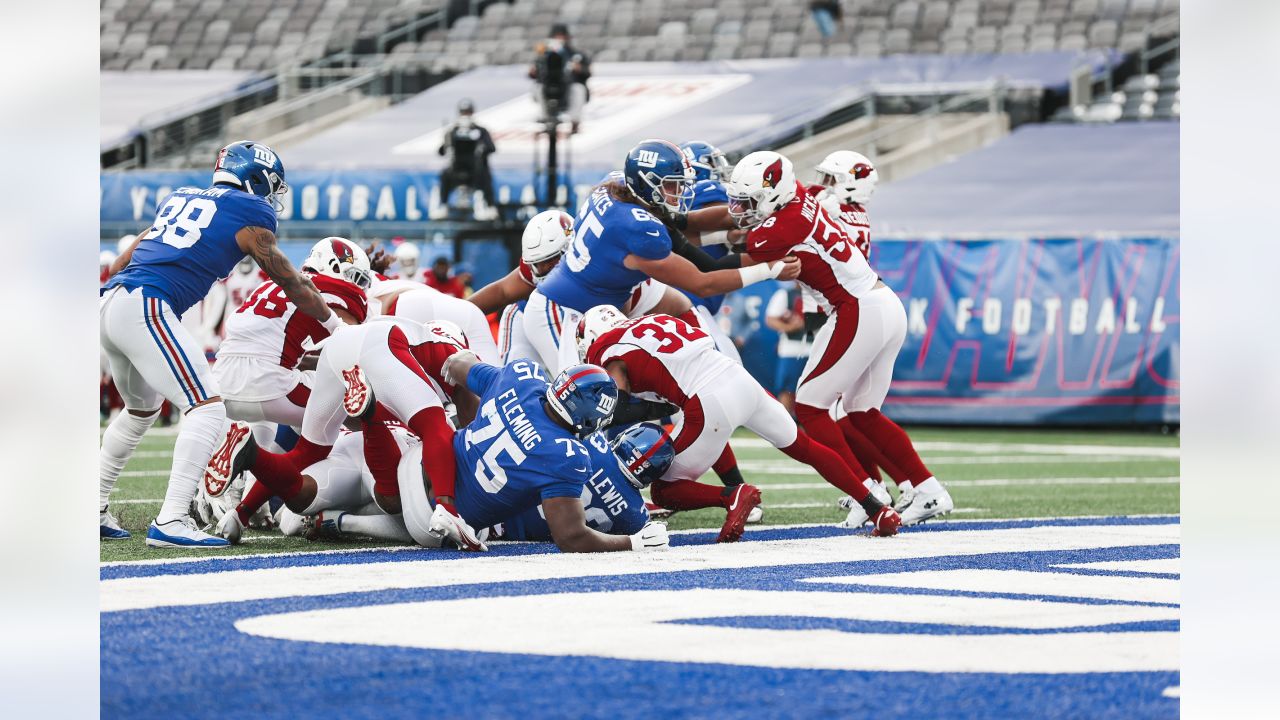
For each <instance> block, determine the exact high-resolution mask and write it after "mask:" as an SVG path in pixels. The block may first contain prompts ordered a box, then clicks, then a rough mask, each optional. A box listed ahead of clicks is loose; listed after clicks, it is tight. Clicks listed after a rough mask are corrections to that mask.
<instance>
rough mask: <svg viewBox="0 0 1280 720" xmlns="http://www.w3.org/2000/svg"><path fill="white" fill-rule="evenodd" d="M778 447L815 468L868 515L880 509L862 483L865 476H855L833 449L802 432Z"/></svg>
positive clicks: (789, 455) (823, 477) (824, 478)
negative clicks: (786, 443) (849, 496)
mask: <svg viewBox="0 0 1280 720" xmlns="http://www.w3.org/2000/svg"><path fill="white" fill-rule="evenodd" d="M778 449H779V450H781V451H782V452H784V453H786V454H787V457H790V458H792V459H794V460H798V461H800V462H802V463H804V464H806V465H809V466H811V467H812V468H813V469H814V470H817V471H818V474H819V475H821V476H822V479H823V480H826V481H827V482H829V483H831V484H832V485H834V486H836V487H837V488H839V489H841V490H843V491H844V492H846V493H847V494H849V495H851V496H852V497H853V499H854V500H857V501H858V504H860V505H862V507H863V509H865V510H866V511H867V514H868V515H873V514H874V513H875V511H878V510H879V509H880V502H879V501H877V500H876V499H875V498H873V497H871V494H870V491H868V490H867V486H866V485H865V484H864V483H863V480H865V479H866V478H862V479H859V478H858V477H856V476H855V475H854V474H853V471H851V470H850V469H849V467H848V466H846V465H845V464H844V463H843V462H841V461H840V456H839V455H837V454H836V452H835V451H834V450H832V449H831V448H828V447H826V446H824V445H822V444H820V443H816V442H814V441H813V439H812V438H810V437H809V436H808V435H806V434H804V432H799V433H796V440H795V442H793V443H791V444H790V445H788V446H786V447H784V448H778Z"/></svg>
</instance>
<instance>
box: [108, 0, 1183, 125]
mask: <svg viewBox="0 0 1280 720" xmlns="http://www.w3.org/2000/svg"><path fill="white" fill-rule="evenodd" d="M442 4H443V0H360V1H359V2H354V1H352V0H280V1H279V2H274V3H270V4H267V3H260V2H254V0H102V49H101V62H102V67H103V69H109V70H125V69H128V70H149V69H178V68H184V69H186V68H193V69H207V68H212V69H249V70H261V69H266V68H270V67H272V66H274V65H275V64H279V63H281V62H284V61H299V60H302V61H307V60H313V59H316V58H319V57H322V56H323V55H325V54H328V53H331V52H335V51H340V50H346V49H351V48H352V47H354V46H355V43H356V40H357V39H359V38H362V37H364V38H368V37H373V36H376V35H378V34H380V33H383V32H386V31H388V30H391V29H394V28H395V27H398V26H402V25H404V24H405V23H407V22H409V21H410V20H412V19H413V18H414V17H416V16H418V15H421V14H422V13H424V12H427V11H429V10H434V9H437V8H439V7H441V6H442ZM483 4H484V3H481V5H483ZM843 7H844V19H843V22H842V23H841V24H840V26H839V28H838V30H837V32H836V33H835V34H834V35H833V36H831V37H829V38H824V37H823V36H822V35H821V33H820V32H819V30H818V26H817V24H816V23H815V22H814V21H813V19H812V18H811V17H810V15H809V11H808V3H807V2H805V0H789V1H781V2H780V1H779V0H616V1H615V2H602V1H599V0H514V2H511V3H507V2H493V3H491V4H488V5H487V7H485V9H484V12H483V13H482V14H481V15H479V16H466V17H461V18H458V19H457V20H456V21H455V22H454V23H453V24H452V26H451V27H448V28H436V29H432V30H430V31H429V32H426V33H425V34H423V35H422V36H421V37H420V38H417V39H406V40H405V41H404V42H401V43H400V44H399V45H397V46H395V48H394V51H393V56H394V57H395V59H396V61H397V62H398V63H401V64H410V65H421V66H425V67H427V68H430V69H431V70H433V71H436V72H439V71H444V70H464V69H469V68H472V67H478V66H481V65H495V64H496V65H502V64H509V63H518V62H524V61H526V60H527V59H528V56H529V52H530V48H531V47H532V46H533V45H534V44H535V43H536V42H537V41H539V40H541V39H543V38H544V37H546V34H547V32H548V30H549V29H550V27H551V25H552V23H554V22H566V23H568V24H569V26H570V27H571V28H572V30H573V34H574V41H575V43H576V44H577V45H578V46H580V47H581V48H582V49H583V50H585V51H587V52H588V53H591V54H592V55H593V56H594V57H595V59H596V60H598V61H648V60H657V61H670V60H684V61H691V60H729V59H742V58H766V57H772V58H777V57H801V58H812V57H822V56H827V57H832V56H851V55H856V56H861V57H880V56H884V55H893V54H901V53H920V54H936V53H943V54H966V53H997V52H1003V53H1009V52H1026V51H1047V50H1082V49H1086V48H1118V49H1120V50H1122V51H1126V52H1128V51H1133V50H1136V49H1139V48H1141V47H1142V46H1143V45H1144V44H1145V43H1146V41H1147V37H1148V30H1149V28H1150V27H1151V25H1152V23H1153V22H1155V21H1160V22H1161V26H1162V27H1165V28H1169V27H1174V28H1176V25H1177V14H1178V7H1179V0H927V1H925V2H918V1H917V0H845V2H844V3H843ZM1157 94H1159V91H1158V90H1157ZM1157 99H1159V98H1157ZM1156 104H1158V103H1155V102H1153V103H1139V104H1138V106H1137V107H1138V108H1140V107H1142V106H1143V105H1151V106H1152V112H1153V113H1154V112H1155V109H1154V106H1155V105H1156ZM1163 107H1165V108H1168V107H1169V103H1167V102H1166V103H1164V105H1163ZM1135 112H1138V110H1135Z"/></svg>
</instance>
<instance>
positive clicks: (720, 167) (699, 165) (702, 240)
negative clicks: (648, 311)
mask: <svg viewBox="0 0 1280 720" xmlns="http://www.w3.org/2000/svg"><path fill="white" fill-rule="evenodd" d="M680 149H681V150H683V151H684V154H685V156H686V157H688V158H689V164H690V165H692V166H693V175H694V178H695V183H694V185H693V187H692V188H690V190H689V192H690V195H691V197H690V200H689V211H690V212H694V211H697V210H702V209H705V208H710V207H716V206H718V205H727V204H728V203H729V196H728V195H726V194H725V191H724V182H723V181H725V180H728V179H729V172H730V170H732V168H731V167H729V161H728V160H726V159H725V156H724V153H723V152H720V149H719V148H717V147H716V146H715V145H712V144H710V143H706V142H702V141H701V140H691V141H689V142H686V143H684V144H682V145H681V146H680ZM728 234H729V233H728V232H727V231H724V230H720V231H712V232H707V233H696V232H690V233H689V234H688V235H689V242H691V243H694V244H696V245H699V246H700V247H701V248H702V249H703V251H704V252H706V253H707V255H709V256H711V258H713V259H715V260H719V259H720V258H723V257H724V256H726V255H728V254H729V238H728ZM684 295H685V296H686V297H688V298H689V302H691V303H693V309H694V312H696V313H697V314H698V318H699V320H700V321H701V323H700V327H701V328H702V329H703V330H705V331H707V333H708V334H709V335H711V337H712V339H714V340H715V341H716V347H718V348H720V352H722V353H724V354H725V355H728V356H729V357H731V358H733V360H734V361H735V362H737V363H738V364H742V358H741V357H740V356H739V355H738V346H737V345H736V344H734V342H733V340H732V339H731V338H730V337H729V336H728V334H726V333H725V331H724V329H723V328H721V327H720V323H719V322H718V321H717V320H716V316H717V315H719V314H720V308H721V307H723V306H724V297H725V296H724V294H720V295H712V296H710V297H699V296H698V295H696V294H694V293H691V292H688V291H684ZM629 315H630V316H631V317H637V315H636V314H634V313H629Z"/></svg>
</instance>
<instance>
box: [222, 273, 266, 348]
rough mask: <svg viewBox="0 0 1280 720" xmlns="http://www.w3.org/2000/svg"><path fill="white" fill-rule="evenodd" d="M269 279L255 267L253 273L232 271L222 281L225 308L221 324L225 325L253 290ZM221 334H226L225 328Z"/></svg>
mask: <svg viewBox="0 0 1280 720" xmlns="http://www.w3.org/2000/svg"><path fill="white" fill-rule="evenodd" d="M269 279H270V278H268V277H267V274H266V273H264V272H262V271H261V270H259V269H258V268H257V266H254V268H253V272H248V273H242V272H235V271H232V273H231V274H230V275H228V276H227V279H226V280H225V281H224V282H225V283H226V287H227V307H226V312H225V313H224V317H223V322H224V323H225V322H226V320H227V318H230V317H231V316H232V315H234V314H235V312H236V311H237V310H239V309H240V308H241V307H242V306H243V305H244V303H245V301H246V300H248V299H249V296H250V295H252V294H253V291H254V290H257V289H258V286H259V285H261V284H262V283H264V282H267V281H268V280H269ZM223 334H224V335H225V334H226V329H225V328H224V329H223Z"/></svg>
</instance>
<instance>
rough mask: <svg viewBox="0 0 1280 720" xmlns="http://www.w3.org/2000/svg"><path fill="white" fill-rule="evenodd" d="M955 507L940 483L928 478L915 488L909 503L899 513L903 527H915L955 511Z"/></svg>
mask: <svg viewBox="0 0 1280 720" xmlns="http://www.w3.org/2000/svg"><path fill="white" fill-rule="evenodd" d="M899 500H901V498H899ZM955 506H956V505H955V502H953V501H952V500H951V493H949V492H947V489H946V488H944V487H942V483H940V482H938V481H937V480H935V479H934V478H929V479H928V480H925V481H924V482H922V483H920V485H918V486H917V487H916V488H915V492H914V493H912V497H911V499H910V501H909V502H908V503H907V504H906V505H904V506H903V508H902V509H901V510H899V512H900V513H901V515H902V524H903V525H916V524H919V523H922V522H924V521H926V520H931V519H933V518H936V517H941V516H943V515H946V514H947V513H949V512H951V511H952V510H953V509H955Z"/></svg>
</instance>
